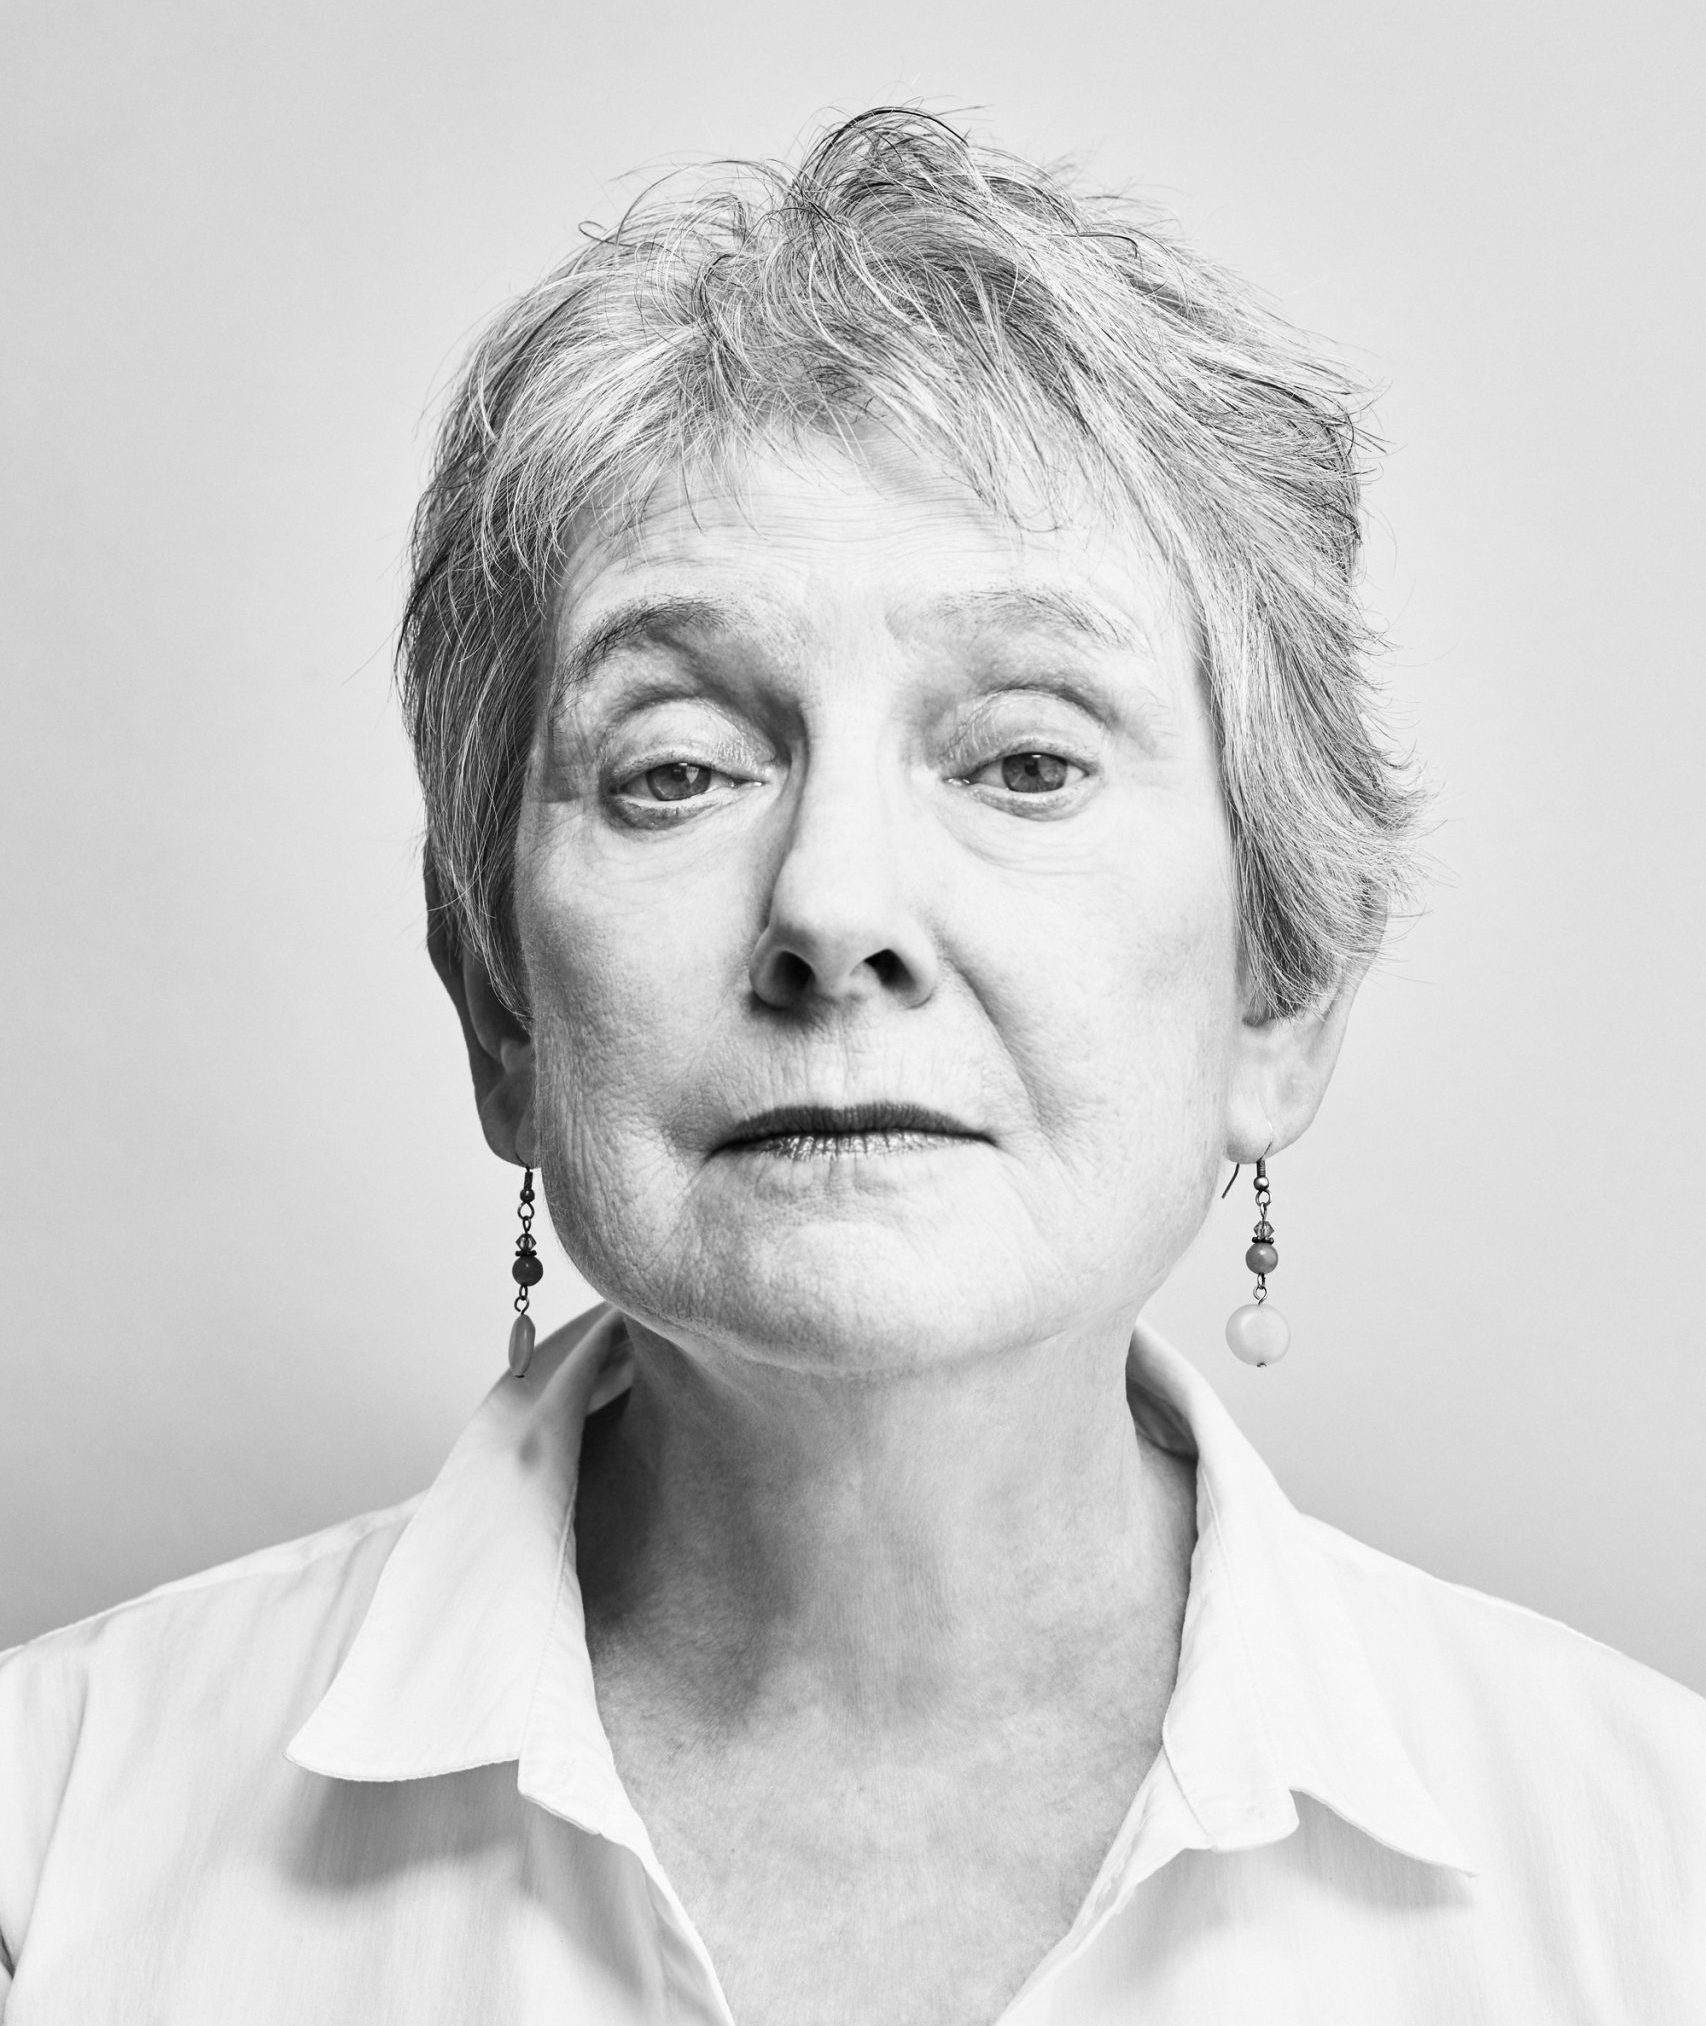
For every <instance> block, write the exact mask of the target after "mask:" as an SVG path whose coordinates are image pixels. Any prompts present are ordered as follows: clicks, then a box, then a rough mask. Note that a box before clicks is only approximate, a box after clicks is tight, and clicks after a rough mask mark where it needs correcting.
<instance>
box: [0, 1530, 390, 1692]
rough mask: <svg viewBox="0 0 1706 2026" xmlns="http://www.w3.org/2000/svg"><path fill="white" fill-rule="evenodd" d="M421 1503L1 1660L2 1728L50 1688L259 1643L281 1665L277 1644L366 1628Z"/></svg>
mask: <svg viewBox="0 0 1706 2026" xmlns="http://www.w3.org/2000/svg"><path fill="white" fill-rule="evenodd" d="M418 1503H419V1500H418V1499H410V1500H408V1501H406V1502H405V1503H403V1504H401V1505H397V1506H391V1507H388V1508H386V1509H385V1510H384V1511H381V1512H372V1513H364V1514H362V1515H361V1516H360V1517H359V1518H357V1519H351V1520H344V1521H342V1522H340V1523H339V1524H338V1525H336V1526H332V1527H327V1528H325V1529H323V1530H322V1531H321V1532H319V1533H314V1534H307V1535H304V1536H303V1537H302V1538H301V1539H299V1540H294V1541H285V1542H281V1543H280V1544H279V1545H278V1546H276V1547H270V1548H262V1549H260V1550H258V1551H257V1552H256V1553H254V1554H249V1555H243V1556H241V1557H239V1558H238V1559H237V1560H236V1561H231V1562H224V1563H221V1564H220V1565H219V1566H217V1567H216V1568H211V1569H204V1570H201V1571H199V1572H198V1573H197V1574H195V1575H193V1576H182V1577H179V1578H178V1579H177V1580H176V1581H174V1582H170V1583H162V1584H160V1585H159V1586H158V1587H157V1588H156V1589H153V1590H149V1591H146V1592H145V1593H144V1594H143V1595H142V1596H140V1597H132V1598H129V1599H127V1600H126V1601H125V1602H124V1603H122V1604H115V1605H112V1606H111V1607H110V1608H109V1609H107V1610H105V1611H97V1612H95V1613H94V1614H93V1615H92V1616H91V1617H88V1618H83V1619H79V1620H78V1621H77V1622H76V1623H75V1624H72V1625H65V1626H62V1627H60V1628H59V1629H58V1630H56V1631H52V1632H46V1633H43V1634H42V1635H41V1637H40V1638H37V1639H32V1640H29V1641H28V1642H26V1643H25V1644H24V1645H22V1646H14V1647H12V1648H11V1649H10V1650H9V1651H7V1652H4V1653H0V1724H3V1722H4V1719H5V1717H6V1716H7V1715H10V1714H11V1713H13V1712H14V1711H15V1710H16V1709H17V1707H18V1706H19V1704H20V1702H21V1701H29V1700H35V1699H39V1698H40V1697H41V1696H42V1695H43V1694H44V1693H51V1692H52V1688H53V1685H55V1684H59V1685H61V1686H64V1687H69V1686H71V1685H72V1684H74V1683H81V1684H83V1685H84V1687H85V1689H87V1688H89V1687H90V1686H92V1685H94V1684H95V1683H96V1682H97V1681H98V1680H100V1679H101V1678H102V1677H105V1676H109V1675H111V1676H118V1675H120V1674H129V1673H130V1672H131V1671H132V1670H135V1669H138V1668H140V1669H142V1670H144V1671H150V1670H152V1669H153V1668H156V1667H160V1666H166V1667H170V1668H172V1669H174V1670H177V1669H182V1668H184V1667H186V1666H187V1667H188V1668H189V1669H190V1671H191V1673H192V1674H193V1673H194V1672H195V1671H197V1669H198V1666H200V1665H205V1664H208V1663H217V1662H222V1661H225V1660H228V1659H229V1658H230V1656H231V1655H232V1654H233V1653H235V1652H238V1651H241V1652H244V1653H251V1654H256V1658H260V1657H261V1656H260V1655H259V1654H258V1653H256V1648H255V1644H254V1635H255V1633H256V1631H257V1629H258V1628H265V1631H266V1636H265V1637H264V1638H263V1640H262V1642H261V1644H262V1646H263V1647H264V1649H265V1660H266V1663H267V1664H268V1665H272V1666H276V1665H277V1663H278V1660H279V1658H280V1653H279V1647H280V1645H281V1638H280V1635H282V1634H284V1633H286V1632H287V1631H305V1630H307V1629H308V1628H309V1627H310V1626H324V1627H325V1628H326V1629H327V1630H328V1631H331V1630H333V1629H334V1627H335V1626H336V1624H337V1622H338V1621H340V1620H341V1619H344V1618H346V1617H354V1618H356V1619H359V1617H360V1613H361V1611H362V1609H363V1608H364V1607H365V1605H366V1603H367V1600H368V1597H369V1596H370V1595H371V1592H372V1587H373V1584H374V1582H375V1581H377V1579H378V1574H379V1571H380V1569H381V1568H383V1566H384V1563H385V1559H386V1557H387V1556H388V1555H389V1554H390V1551H391V1548H392V1547H393V1545H394V1544H395V1542H396V1539H397V1536H398V1535H399V1534H400V1533H401V1532H402V1530H403V1528H404V1527H405V1526H406V1525H407V1523H408V1521H409V1518H410V1516H411V1514H412V1513H413V1512H414V1509H415V1507H416V1505H417V1504H418Z"/></svg>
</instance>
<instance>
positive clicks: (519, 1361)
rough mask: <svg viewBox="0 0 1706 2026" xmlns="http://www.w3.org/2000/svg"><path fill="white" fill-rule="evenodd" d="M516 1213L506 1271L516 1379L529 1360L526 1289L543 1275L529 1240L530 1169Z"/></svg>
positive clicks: (530, 1332)
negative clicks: (511, 1294) (516, 1233)
mask: <svg viewBox="0 0 1706 2026" xmlns="http://www.w3.org/2000/svg"><path fill="white" fill-rule="evenodd" d="M517 1214H518V1215H519V1216H520V1218H521V1236H520V1237H519V1238H518V1239H517V1240H516V1241H515V1260H514V1263H513V1264H512V1265H511V1267H510V1270H509V1271H510V1278H511V1279H512V1280H513V1281H514V1282H515V1321H514V1322H513V1323H511V1324H510V1326H509V1368H510V1371H511V1372H512V1373H513V1374H514V1375H515V1377H516V1378H518V1379H525V1378H526V1376H527V1368H528V1366H529V1365H530V1364H532V1362H533V1318H532V1317H531V1316H530V1315H529V1314H528V1313H527V1290H528V1289H529V1288H530V1287H537V1286H538V1285H539V1283H540V1282H541V1281H542V1280H543V1279H544V1278H545V1262H544V1260H542V1259H541V1258H540V1257H539V1248H538V1247H537V1246H536V1245H535V1244H534V1242H533V1170H532V1169H531V1168H528V1169H527V1170H526V1171H525V1173H524V1175H523V1178H522V1184H521V1203H520V1206H519V1209H518V1212H517Z"/></svg>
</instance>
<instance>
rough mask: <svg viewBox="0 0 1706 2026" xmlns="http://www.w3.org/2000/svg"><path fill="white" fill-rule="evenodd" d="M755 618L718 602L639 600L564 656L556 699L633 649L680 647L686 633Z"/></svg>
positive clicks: (595, 628) (722, 627)
mask: <svg viewBox="0 0 1706 2026" xmlns="http://www.w3.org/2000/svg"><path fill="white" fill-rule="evenodd" d="M749 617H750V615H749V614H747V613H746V612H745V611H744V610H743V609H742V608H741V607H740V606H737V605H730V604H727V603H725V602H723V601H722V600H720V599H716V598H636V599H633V600H631V601H630V602H629V603H628V604H626V605H618V606H617V607H616V609H615V611H613V612H609V613H606V614H605V616H604V617H603V618H602V619H601V620H599V622H598V623H597V625H596V626H593V627H591V628H589V629H588V631H587V632H586V634H585V635H584V636H583V637H582V638H581V639H579V640H577V641H576V642H575V644H574V645H573V646H572V647H571V648H570V649H569V650H568V652H567V653H566V654H564V655H563V656H562V658H561V660H560V661H559V663H558V666H557V671H556V679H555V683H554V685H553V687H554V690H555V698H556V700H557V701H561V699H562V698H564V697H566V696H570V695H572V694H573V693H574V692H575V691H576V690H578V689H581V688H583V687H584V686H585V685H586V684H587V683H589V682H590V681H591V680H592V678H593V676H594V675H596V674H597V672H598V670H599V669H600V668H601V667H602V666H603V664H604V663H605V662H607V661H609V660H611V659H612V658H613V657H614V656H616V655H618V654H622V653H625V652H626V651H627V650H628V649H629V648H632V647H651V646H658V645H662V646H675V645H677V644H678V640H677V636H678V635H681V634H684V633H701V634H703V633H726V632H728V631H729V630H730V628H731V627H733V626H735V625H736V624H738V623H739V622H740V621H741V620H742V619H745V618H749Z"/></svg>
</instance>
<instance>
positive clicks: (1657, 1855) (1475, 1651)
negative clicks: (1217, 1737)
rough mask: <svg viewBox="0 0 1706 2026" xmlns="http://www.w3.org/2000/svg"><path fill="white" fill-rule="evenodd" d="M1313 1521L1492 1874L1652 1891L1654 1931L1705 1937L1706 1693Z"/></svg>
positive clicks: (1401, 1707) (1445, 1801) (1435, 1783)
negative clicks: (1539, 1874)
mask: <svg viewBox="0 0 1706 2026" xmlns="http://www.w3.org/2000/svg"><path fill="white" fill-rule="evenodd" d="M1305 1524H1306V1526H1307V1527H1308V1529H1309V1532H1310V1534H1311V1536H1312V1537H1313V1539H1314V1540H1315V1542H1316V1543H1317V1545H1318V1546H1319V1547H1320V1549H1321V1550H1322V1553H1323V1555H1324V1558H1325V1560H1326V1562H1327V1564H1328V1566H1329V1568H1330V1569H1331V1571H1332V1573H1333V1576H1334V1578H1335V1579H1336V1582H1337V1586H1338V1588H1339V1591H1340V1593H1341V1595H1342V1596H1343V1597H1344V1599H1345V1601H1346V1603H1347V1605H1348V1607H1349V1609H1350V1614H1351V1618H1352V1621H1353V1624H1354V1626H1355V1629H1356V1632H1357V1635H1358V1639H1359V1641H1360V1643H1361V1645H1362V1647H1363V1650H1364V1651H1365V1652H1366V1654H1367V1656H1368V1659H1369V1662H1370V1665H1371V1667H1372V1669H1373V1672H1374V1675H1375V1680H1376V1683H1377V1686H1378V1688H1379V1690H1380V1693H1381V1697H1382V1700H1383V1701H1384V1703H1385V1705H1386V1707H1387V1709H1388V1710H1389V1711H1390V1713H1391V1715H1392V1718H1393V1720H1394V1722H1395V1724H1396V1725H1397V1727H1398V1729H1399V1732H1400V1734H1401V1736H1402V1738H1403V1741H1404V1744H1405V1747H1406V1749H1407V1750H1408V1752H1409V1755H1410V1757H1411V1758H1412V1760H1413V1761H1414V1762H1415V1765H1416V1768H1417V1770H1418V1771H1419V1772H1420V1773H1421V1775H1422V1777H1423V1779H1424V1781H1425V1783H1426V1784H1427V1785H1428V1787H1429V1789H1430V1790H1431V1791H1432V1792H1433V1794H1434V1797H1435V1799H1436V1800H1437V1801H1438V1802H1439V1804H1440V1806H1441V1807H1442V1808H1443V1809H1444V1810H1445V1812H1446V1814H1447V1816H1448V1817H1449V1818H1450V1819H1452V1820H1453V1821H1455V1822H1457V1823H1458V1824H1459V1825H1460V1827H1461V1828H1462V1830H1463V1832H1464V1833H1465V1834H1466V1835H1467V1836H1470V1837H1471V1838H1473V1840H1474V1841H1475V1842H1476V1843H1477V1844H1478V1845H1479V1847H1480V1849H1481V1850H1482V1851H1483V1852H1484V1853H1485V1858H1484V1863H1485V1868H1486V1870H1487V1872H1488V1874H1489V1875H1492V1874H1496V1873H1499V1872H1501V1871H1502V1872H1503V1873H1504V1874H1505V1875H1506V1876H1509V1875H1510V1874H1511V1873H1512V1872H1513V1871H1523V1870H1527V1871H1530V1872H1536V1871H1544V1872H1546V1873H1547V1875H1548V1877H1549V1879H1550V1881H1551V1882H1552V1885H1553V1886H1554V1887H1555V1888H1556V1889H1557V1890H1558V1891H1559V1892H1563V1893H1569V1892H1571V1891H1576V1892H1591V1891H1594V1890H1599V1891H1601V1892H1603V1891H1604V1890H1607V1889H1609V1890H1614V1891H1615V1892H1616V1894H1617V1896H1618V1898H1619V1899H1620V1900H1625V1901H1626V1903H1628V1904H1629V1905H1630V1907H1631V1910H1632V1912H1633V1911H1634V1908H1635V1902H1636V1901H1638V1900H1644V1901H1645V1906H1646V1916H1645V1917H1647V1918H1650V1920H1651V1922H1652V1924H1653V1927H1654V1928H1655V1930H1659V1931H1662V1930H1663V1929H1665V1928H1666V1927H1669V1926H1671V1924H1672V1923H1673V1922H1682V1923H1686V1930H1685V1931H1687V1930H1692V1931H1695V1932H1698V1933H1700V1934H1701V1935H1703V1936H1706V1698H1702V1697H1701V1696H1698V1695H1696V1694H1695V1693H1694V1692H1693V1691H1692V1690H1691V1689H1688V1688H1685V1687H1683V1686H1682V1684H1681V1683H1680V1682H1675V1681H1672V1680H1669V1679H1668V1678H1667V1677H1666V1676H1664V1675H1662V1674H1659V1673H1657V1672H1655V1671H1654V1670H1653V1669H1652V1668H1650V1667H1646V1666H1643V1665H1642V1664H1641V1663H1640V1662H1639V1661H1635V1660H1631V1659H1629V1658H1628V1657H1627V1656H1626V1655H1625V1654H1622V1653H1619V1652H1617V1651H1615V1650H1614V1649H1613V1648H1612V1647H1609V1646H1606V1645H1603V1644H1602V1643H1601V1642H1600V1641H1599V1640H1597V1639H1592V1638H1589V1637H1587V1636H1586V1635H1585V1634H1583V1633H1580V1632H1576V1631H1573V1630H1572V1629H1571V1628H1570V1627H1569V1626H1567V1625H1562V1624H1560V1623H1558V1621H1557V1620H1556V1619H1552V1618H1548V1617H1546V1616H1544V1615H1543V1614H1542V1613H1540V1612H1538V1611H1532V1610H1529V1609H1527V1608H1526V1607H1524V1606H1522V1605H1520V1604H1513V1603H1508V1602H1506V1601H1504V1600H1503V1599H1501V1598H1497V1597H1491V1596H1488V1595H1486V1594H1485V1593H1483V1592H1481V1591H1479V1590H1472V1589H1469V1588H1467V1587H1466V1586H1464V1585H1462V1584H1459V1583H1450V1582H1446V1581H1443V1580H1442V1579H1440V1578H1439V1577H1437V1576H1430V1575H1428V1574H1426V1573H1425V1572H1424V1571H1423V1570H1421V1569H1417V1568H1413V1567H1411V1566H1410V1565H1409V1564H1408V1563H1405V1562H1400V1561H1397V1560H1395V1559H1394V1558H1393V1557H1392V1556H1390V1555H1385V1554H1382V1553H1380V1552H1379V1551H1378V1550H1377V1549H1374V1548H1370V1547H1366V1546H1364V1545H1363V1544H1362V1543H1361V1542H1359V1541H1354V1540H1351V1539H1350V1538H1349V1537H1348V1536H1346V1535H1344V1534H1342V1533H1339V1532H1338V1531H1337V1530H1336V1529H1334V1528H1332V1527H1328V1526H1324V1525H1322V1524H1321V1523H1320V1522H1318V1521H1314V1520H1311V1521H1307V1522H1306V1523H1305ZM1631 1895H1632V1896H1633V1897H1632V1898H1631V1897H1630V1896H1631ZM1696 1922H1698V1923H1699V1926H1698V1928H1697V1929H1696V1928H1695V1927H1694V1923H1696Z"/></svg>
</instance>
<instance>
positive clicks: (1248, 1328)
mask: <svg viewBox="0 0 1706 2026" xmlns="http://www.w3.org/2000/svg"><path fill="white" fill-rule="evenodd" d="M1237 1179H1238V1170H1237V1169H1236V1168H1234V1169H1233V1170H1232V1182H1236V1181H1237ZM1232 1182H1228V1183H1227V1185H1226V1188H1225V1189H1223V1190H1222V1191H1221V1192H1220V1193H1221V1194H1222V1195H1223V1196H1224V1195H1226V1194H1227V1192H1228V1191H1229V1190H1230V1189H1231V1187H1232ZM1268 1193H1269V1192H1268V1163H1267V1158H1266V1156H1265V1155H1264V1156H1263V1158H1262V1159H1260V1160H1258V1161H1257V1163H1256V1229H1255V1232H1254V1234H1253V1235H1252V1237H1251V1240H1250V1247H1249V1250H1248V1251H1247V1252H1246V1253H1245V1254H1244V1264H1245V1265H1246V1266H1247V1267H1248V1268H1249V1269H1250V1271H1251V1272H1252V1273H1253V1274H1254V1275H1255V1276H1256V1291H1255V1299H1254V1300H1253V1301H1247V1302H1246V1303H1245V1304H1244V1306H1243V1307H1242V1308H1235V1309H1234V1310H1233V1311H1232V1313H1231V1314H1230V1315H1229V1316H1228V1317H1227V1318H1226V1341H1227V1344H1228V1346H1229V1347H1230V1349H1231V1351H1232V1355H1233V1356H1234V1357H1235V1358H1241V1359H1243V1361H1244V1363H1245V1364H1247V1365H1277V1364H1278V1363H1279V1361H1280V1359H1281V1358H1283V1357H1284V1356H1285V1354H1286V1351H1287V1349H1288V1347H1289V1346H1290V1343H1291V1325H1290V1323H1288V1322H1287V1321H1286V1319H1285V1317H1284V1316H1282V1315H1281V1314H1280V1312H1279V1310H1278V1309H1277V1308H1271V1307H1270V1306H1269V1305H1268V1275H1269V1274H1270V1273H1272V1272H1273V1270H1274V1269H1275V1267H1277V1266H1278V1265H1279V1252H1278V1250H1277V1248H1276V1247H1275V1245H1274V1227H1273V1224H1272V1223H1271V1222H1270V1220H1269V1217H1268Z"/></svg>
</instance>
